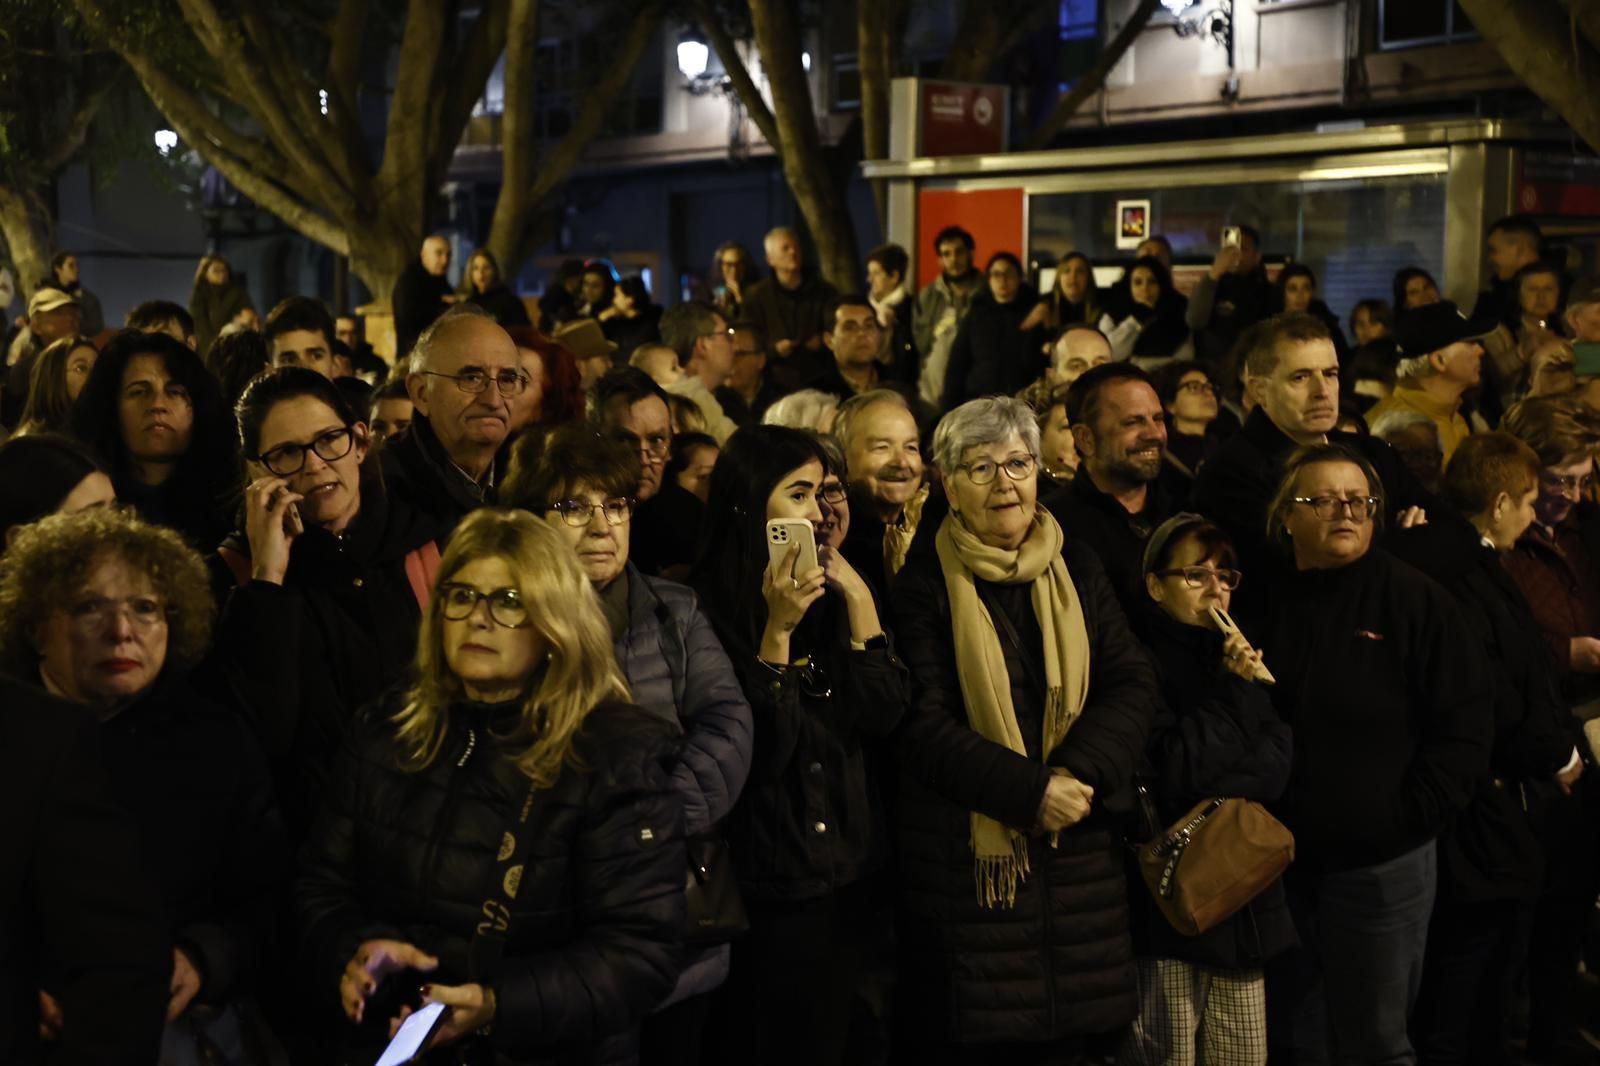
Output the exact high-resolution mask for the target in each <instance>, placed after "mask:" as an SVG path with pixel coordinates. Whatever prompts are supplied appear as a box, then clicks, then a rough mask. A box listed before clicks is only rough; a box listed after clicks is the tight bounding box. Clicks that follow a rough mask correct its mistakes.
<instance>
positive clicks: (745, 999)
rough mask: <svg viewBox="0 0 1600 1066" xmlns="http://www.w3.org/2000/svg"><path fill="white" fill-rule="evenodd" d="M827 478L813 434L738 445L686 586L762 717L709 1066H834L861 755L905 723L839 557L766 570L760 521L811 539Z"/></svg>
mask: <svg viewBox="0 0 1600 1066" xmlns="http://www.w3.org/2000/svg"><path fill="white" fill-rule="evenodd" d="M828 469H829V459H828V455H827V452H826V451H825V450H824V449H823V447H822V446H821V445H820V444H819V443H818V442H817V440H816V438H815V437H813V436H812V435H811V434H809V433H805V432H802V431H800V430H794V429H788V428H785V427H782V426H755V427H751V428H749V429H743V430H740V431H739V432H738V433H735V434H734V435H733V436H732V437H731V438H729V440H728V443H727V447H726V448H725V449H724V450H723V452H722V455H721V457H720V458H719V459H718V461H717V467H716V469H715V471H713V472H712V475H711V492H710V498H709V502H708V503H707V512H706V514H707V522H706V537H705V540H704V545H703V551H702V554H701V556H700V561H699V562H698V563H697V565H696V567H695V570H694V573H693V575H692V577H691V584H693V585H694V587H695V589H696V591H697V592H699V594H700V597H701V600H702V602H703V604H704V606H705V611H706V614H707V615H709V616H710V618H711V622H712V625H713V626H714V627H715V628H716V630H717V634H718V636H719V637H720V638H721V640H722V644H723V647H725V648H726V649H727V651H728V655H729V657H730V658H731V659H732V660H733V666H734V671H735V672H736V673H737V674H738V675H739V681H740V684H741V686H742V687H743V689H744V693H745V696H746V697H747V698H748V699H749V701H750V706H751V709H752V711H753V712H754V718H755V749H754V756H753V763H752V766H751V772H750V778H749V781H748V782H747V783H746V785H745V791H744V795H743V797H742V798H741V799H740V801H739V803H738V805H737V806H736V807H735V808H734V810H733V813H732V815H730V816H729V819H728V823H727V832H728V838H729V841H730V843H731V844H732V846H733V852H734V857H735V862H736V864H737V868H738V873H739V881H740V886H741V889H742V891H743V893H744V901H745V906H746V909H747V910H748V912H749V916H750V931H749V933H748V934H747V935H746V936H745V937H744V938H742V939H741V940H739V941H737V942H735V944H734V948H733V965H732V972H731V974H730V976H729V983H728V986H727V996H726V1000H725V1002H724V1004H723V1006H724V1008H725V1015H724V1017H722V1019H721V1020H720V1022H713V1024H712V1026H711V1030H710V1034H708V1035H711V1034H715V1037H716V1038H718V1039H725V1040H727V1041H728V1044H727V1045H726V1047H725V1048H723V1049H722V1050H723V1052H724V1053H723V1054H721V1055H715V1054H713V1055H712V1056H711V1060H714V1061H733V1060H734V1059H742V1060H747V1061H751V1062H782V1063H834V1062H839V1061H841V1060H842V1058H843V1049H844V1046H845V1042H846V1039H847V1037H848V1035H849V1028H850V1024H849V1023H850V1017H851V1008H852V1003H853V1000H854V990H855V985H856V975H857V973H858V972H859V970H860V967H861V962H862V956H863V953H864V950H865V947H866V945H867V944H868V943H869V942H870V940H871V937H872V925H873V921H874V919H875V917H876V911H875V909H874V905H873V896H874V885H875V883H876V875H878V874H879V873H881V872H882V871H883V869H884V866H885V864H886V861H887V859H888V854H887V848H886V830H885V823H884V815H883V810H882V805H881V803H880V801H879V782H878V781H876V780H875V779H874V777H873V769H874V768H875V767H874V765H873V761H872V760H871V758H870V757H869V755H868V751H867V749H868V748H869V746H870V745H871V743H872V742H873V740H874V739H875V738H879V737H882V736H884V735H886V734H887V733H888V732H889V731H890V730H891V729H893V728H894V726H895V725H896V724H897V723H898V722H899V720H900V717H901V715H902V714H903V713H904V710H905V706H906V699H907V695H908V690H907V677H906V671H905V667H904V666H903V665H901V663H900V660H899V659H898V658H897V657H896V656H895V654H894V650H893V648H892V647H891V646H890V643H889V637H888V634H887V633H886V632H885V631H884V629H883V626H882V623H881V622H880V621H879V618H878V609H877V604H876V603H875V602H874V600H873V597H872V592H871V590H870V589H869V588H868V586H867V584H866V582H865V581H863V580H862V578H861V576H860V575H859V574H858V573H857V572H856V571H855V569H854V568H852V567H851V566H850V564H849V563H848V562H846V561H845V559H844V557H843V556H841V555H839V554H837V553H836V552H833V551H832V550H830V549H827V548H825V547H819V549H818V561H819V565H818V566H817V567H815V568H806V567H803V566H800V565H798V560H799V557H800V553H799V551H798V549H797V547H796V548H791V549H790V550H789V552H788V553H787V554H786V555H784V556H783V558H782V559H781V560H780V561H779V562H778V563H777V564H776V565H769V561H768V560H769V555H768V549H767V523H768V522H769V521H770V520H772V519H798V520H801V521H805V522H809V523H810V524H811V526H812V528H813V530H814V531H817V530H819V529H820V528H821V527H823V526H824V525H825V524H826V515H825V514H824V510H823V509H824V508H825V507H827V508H831V507H834V506H837V505H838V504H839V503H840V502H842V500H843V498H844V495H843V488H842V486H837V485H835V486H831V487H830V488H828V489H824V487H823V486H824V479H825V477H826V475H827V473H828ZM830 496H833V497H835V498H832V499H830V498H829V497H830ZM817 539H818V541H819V544H820V543H822V537H821V536H818V537H817Z"/></svg>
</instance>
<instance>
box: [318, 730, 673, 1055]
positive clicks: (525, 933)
mask: <svg viewBox="0 0 1600 1066" xmlns="http://www.w3.org/2000/svg"><path fill="white" fill-rule="evenodd" d="M394 711H395V706H394V705H393V704H392V703H391V705H389V706H384V707H381V708H375V709H373V710H371V711H369V712H367V713H366V714H365V715H364V716H363V719H362V721H361V723H360V726H359V727H358V729H357V730H356V731H355V733H354V735H353V736H352V747H351V750H350V752H349V754H348V756H347V761H346V762H345V764H344V766H343V768H342V770H341V772H340V773H339V774H338V776H337V777H336V778H335V781H336V788H335V791H334V793H333V795H332V798H331V801H330V803H329V804H328V805H327V806H326V807H325V808H324V810H323V811H322V814H321V815H320V816H319V818H318V820H317V823H316V825H315V826H314V827H313V830H312V834H311V837H310V839H309V840H308V841H307V845H306V849H305V852H304V854H303V855H302V861H301V872H300V875H299V877H298V878H297V879H296V881H295V886H294V897H295V907H296V910H297V912H298V916H299V922H300V935H301V946H302V950H303V953H304V956H305V959H306V964H307V967H308V969H307V971H306V972H307V982H308V984H309V986H310V987H311V988H312V989H313V990H314V993H315V994H316V995H317V996H318V997H319V998H320V1001H321V1002H322V1003H324V1004H328V1005H330V1006H333V1007H335V1008H336V1005H337V995H338V988H339V975H340V973H341V972H342V971H343V969H344V966H345V964H346V963H347V962H348V961H349V960H350V958H351V957H352V956H353V955H354V953H355V950H356V948H357V946H358V945H360V944H361V943H362V942H363V941H365V940H369V939H372V938H375V937H387V938H394V939H398V940H402V941H406V942H409V943H412V944H415V945H416V946H418V947H420V948H422V949H423V950H424V951H427V952H429V953H431V954H434V955H436V956H437V957H438V958H439V960H440V962H439V969H438V971H437V972H435V973H434V974H432V975H430V977H431V979H432V980H433V981H435V982H437V983H441V984H462V983H467V982H470V981H473V980H479V981H481V982H482V983H484V984H487V985H489V986H490V987H492V988H493V989H494V991H495V994H496V997H497V999H498V1006H499V1010H498V1015H497V1017H496V1020H495V1023H494V1026H493V1032H492V1034H491V1035H490V1036H488V1037H487V1038H480V1039H486V1040H487V1042H488V1044H489V1045H491V1046H492V1048H493V1049H494V1051H495V1052H496V1054H497V1056H498V1060H497V1061H500V1062H505V1063H545V1062H560V1063H576V1062H596V1061H617V1060H621V1059H624V1058H626V1056H627V1054H628V1049H629V1047H630V1045H631V1032H632V1030H633V1028H634V1027H635V1026H636V1025H637V1024H638V1021H639V1019H640V1018H642V1017H643V1016H644V1014H645V1013H646V1012H647V1011H648V1010H650V1008H651V1007H653V1006H655V1004H656V1003H657V1002H658V1001H659V1000H660V999H661V998H662V997H664V996H665V995H666V994H667V991H668V990H669V989H670V988H671V987H672V982H673V979H674V977H675V976H676V973H677V966H678V955H679V951H680V947H681V944H682V938H683V923H684V902H683V883H684V871H685V869H686V859H685V855H684V848H683V811H682V807H681V804H680V803H679V800H678V798H677V795H676V793H675V792H674V791H673V789H672V786H671V784H670V782H669V781H668V780H667V775H666V771H665V769H664V767H663V761H664V759H666V758H667V757H669V756H670V754H671V752H672V748H673V739H674V738H673V737H672V735H671V732H670V731H669V730H668V729H667V728H666V726H665V725H663V724H662V722H661V720H660V718H659V717H658V716H655V715H652V714H650V713H649V712H646V711H642V710H640V709H638V708H636V707H630V706H627V705H624V704H602V705H600V706H599V707H596V708H595V709H594V711H592V712H591V713H590V715H589V717H588V718H587V719H586V720H585V722H584V724H583V727H582V729H581V730H580V732H579V733H578V737H577V742H576V746H575V750H574V754H575V756H576V757H577V759H579V760H581V765H582V766H583V769H581V770H580V769H576V768H573V767H571V766H569V767H567V768H565V769H563V770H562V772H561V776H560V777H559V778H558V779H557V780H556V782H555V784H554V785H552V786H551V787H549V788H547V789H544V790H542V791H541V792H539V794H538V795H537V796H536V797H535V799H534V805H533V811H532V814H531V815H530V820H529V828H528V831H529V832H531V833H532V834H533V837H532V840H533V844H532V850H531V852H530V853H529V855H528V858H527V861H526V870H525V873H524V876H523V878H522V882H521V886H520V888H519V889H518V892H517V896H516V901H515V904H514V906H513V908H512V912H511V922H510V930H509V933H508V940H507V943H506V946H505V953H504V957H503V958H502V959H501V961H500V963H499V964H498V966H497V967H496V968H495V969H494V971H493V972H491V973H489V974H486V975H481V976H479V975H473V974H471V973H470V968H469V964H468V949H469V947H470V945H471V942H472V937H473V930H474V929H475V927H476V926H477V924H478V921H479V919H480V916H481V915H480V907H481V905H482V904H483V902H484V901H485V899H486V898H488V896H489V893H490V890H491V881H492V879H493V875H494V870H495V861H496V853H497V851H498V849H499V846H500V841H501V837H502V834H503V833H504V832H505V831H506V829H507V827H508V826H509V825H510V824H511V822H512V820H513V819H514V817H515V812H516V811H517V809H518V808H519V807H520V805H521V804H522V803H523V801H524V800H525V799H526V797H527V794H528V782H527V779H526V777H524V776H523V775H522V773H521V772H520V771H519V770H518V769H517V768H516V766H515V765H514V764H513V763H512V762H511V761H510V760H509V759H508V758H506V757H504V756H505V753H506V751H507V750H509V749H508V748H507V746H506V745H505V744H504V743H502V742H500V741H498V740H497V739H496V738H497V737H502V736H506V735H508V733H509V732H510V731H511V730H512V729H513V728H514V727H515V725H516V719H517V716H518V713H519V709H518V707H517V706H515V705H507V704H500V705H484V704H474V703H460V704H456V705H455V706H453V707H452V708H451V711H450V722H449V725H448V727H447V731H446V736H445V739H444V742H443V745H442V747H441V748H440V750H439V755H438V757H437V758H435V759H434V761H433V763H432V764H431V765H430V766H428V767H427V768H426V769H424V770H421V771H418V772H415V773H409V772H406V771H403V770H401V769H398V768H397V766H396V764H395V759H396V754H397V746H396V742H395V740H394V736H393V727H392V724H391V723H390V722H389V718H390V716H392V714H393V713H394ZM379 1045H380V1046H381V1037H380V1038H379ZM430 1061H431V1060H430ZM445 1061H449V1060H448V1059H447V1060H445Z"/></svg>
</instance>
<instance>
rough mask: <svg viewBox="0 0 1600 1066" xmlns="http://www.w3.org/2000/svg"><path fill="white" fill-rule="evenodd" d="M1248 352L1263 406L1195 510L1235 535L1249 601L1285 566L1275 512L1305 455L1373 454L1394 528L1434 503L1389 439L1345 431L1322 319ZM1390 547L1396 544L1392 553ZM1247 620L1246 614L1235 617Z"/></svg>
mask: <svg viewBox="0 0 1600 1066" xmlns="http://www.w3.org/2000/svg"><path fill="white" fill-rule="evenodd" d="M1250 337H1251V343H1250V348H1249V351H1247V352H1246V353H1245V382H1246V387H1247V388H1248V389H1249V391H1250V394H1251V398H1252V399H1253V400H1254V407H1253V409H1252V410H1251V412H1250V415H1249V417H1248V418H1246V419H1245V422H1244V426H1243V428H1242V429H1240V431H1239V432H1238V433H1236V434H1234V435H1233V436H1232V437H1231V438H1229V440H1228V442H1227V443H1226V444H1224V445H1223V446H1222V450H1221V451H1219V452H1218V453H1217V454H1216V456H1215V457H1214V458H1212V459H1211V461H1209V462H1208V463H1206V465H1205V466H1204V467H1202V468H1201V470H1200V473H1199V476H1198V477H1196V479H1195V485H1194V505H1195V509H1196V510H1198V511H1199V512H1200V513H1201V514H1203V515H1205V516H1206V517H1207V518H1209V519H1211V520H1212V521H1213V522H1216V523H1217V524H1218V525H1220V526H1222V527H1223V528H1224V529H1226V530H1227V531H1228V534H1229V536H1230V537H1232V538H1233V543H1234V547H1235V549H1236V550H1237V551H1238V553H1239V569H1240V570H1242V571H1244V572H1245V573H1246V574H1251V575H1259V577H1252V578H1251V580H1250V581H1249V582H1248V583H1246V584H1245V585H1241V586H1240V589H1241V595H1236V596H1235V597H1234V600H1235V603H1238V602H1239V601H1240V599H1241V598H1243V599H1244V600H1245V601H1246V602H1247V603H1248V602H1249V601H1250V600H1252V599H1253V598H1254V597H1255V595H1256V591H1257V590H1259V589H1260V588H1261V587H1262V585H1263V584H1264V583H1265V579H1266V578H1267V577H1268V576H1269V575H1270V573H1271V572H1272V570H1273V569H1275V568H1278V567H1280V566H1281V565H1282V564H1283V558H1282V556H1281V554H1280V553H1277V552H1275V551H1273V550H1271V549H1270V548H1269V546H1268V544H1267V529H1266V527H1267V507H1268V504H1269V503H1271V501H1272V496H1273V493H1275V492H1276V491H1277V488H1278V482H1279V481H1280V480H1281V479H1282V476H1283V469H1284V465H1285V462H1286V460H1287V459H1288V458H1289V456H1290V454H1291V453H1292V452H1294V450H1295V449H1296V448H1300V447H1303V446H1305V445H1307V444H1321V443H1323V442H1325V441H1329V442H1333V443H1336V444H1343V445H1345V446H1346V447H1348V448H1351V449H1354V450H1355V451H1356V452H1358V453H1359V454H1360V455H1362V456H1364V457H1365V458H1366V459H1367V461H1368V462H1370V463H1371V464H1372V466H1373V469H1374V470H1376V471H1377V474H1378V477H1379V479H1380V480H1381V481H1382V482H1383V487H1384V489H1385V493H1384V498H1385V500H1386V501H1387V503H1388V513H1387V514H1385V515H1384V516H1383V526H1382V528H1383V529H1385V530H1389V531H1393V530H1396V529H1406V528H1409V527H1411V526H1414V525H1418V524H1420V523H1421V522H1422V520H1423V519H1424V517H1425V512H1426V510H1427V508H1428V507H1429V505H1430V504H1431V503H1432V502H1433V501H1432V499H1431V497H1429V496H1428V494H1427V493H1426V492H1424V491H1423V489H1422V487H1421V486H1420V485H1418V484H1417V481H1416V479H1415V478H1414V477H1412V476H1411V474H1410V472H1409V471H1407V470H1406V469H1405V466H1404V465H1403V464H1402V463H1401V462H1400V460H1399V458H1398V457H1397V456H1396V455H1395V453H1394V451H1393V450H1392V449H1390V447H1389V446H1388V445H1387V444H1385V443H1384V442H1383V441H1381V440H1377V439H1375V438H1372V437H1366V436H1361V435H1359V434H1355V433H1344V432H1340V431H1338V430H1335V429H1334V428H1333V427H1334V424H1335V422H1337V421H1338V418H1339V356H1338V353H1337V352H1336V351H1335V349H1334V346H1333V338H1332V337H1331V336H1330V335H1329V333H1328V327H1327V326H1326V325H1324V324H1323V323H1322V320H1321V319H1318V318H1316V317H1314V316H1312V315H1307V314H1285V315H1278V316H1276V317H1275V318H1271V319H1268V320H1266V321H1264V322H1262V323H1260V324H1259V325H1258V326H1257V327H1256V329H1255V330H1253V331H1252V333H1251V334H1250ZM1386 546H1389V545H1386ZM1235 613H1237V612H1235Z"/></svg>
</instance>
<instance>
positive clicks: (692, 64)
mask: <svg viewBox="0 0 1600 1066" xmlns="http://www.w3.org/2000/svg"><path fill="white" fill-rule="evenodd" d="M710 62H711V49H710V48H707V47H706V42H704V41H702V40H700V39H698V37H695V36H693V35H691V36H687V37H685V38H684V39H683V40H681V41H679V42H678V72H679V73H680V74H682V75H683V76H684V77H685V78H688V79H689V80H690V81H691V82H692V81H694V80H695V79H696V78H703V77H705V73H706V66H707V65H708V64H709V63H710Z"/></svg>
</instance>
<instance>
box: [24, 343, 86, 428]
mask: <svg viewBox="0 0 1600 1066" xmlns="http://www.w3.org/2000/svg"><path fill="white" fill-rule="evenodd" d="M99 357H100V353H99V352H98V351H97V350H96V349H95V346H94V342H93V341H91V340H90V339H89V338H88V337H86V336H84V335H82V334H78V335H76V336H72V337H63V338H61V339H60V340H58V341H54V342H52V343H51V344H50V345H49V346H48V347H46V348H45V350H44V351H42V352H40V353H39V358H38V359H35V360H34V363H33V369H32V370H30V371H29V372H28V402H27V405H26V406H24V407H23V409H22V420H21V422H19V423H18V425H17V435H18V436H21V435H22V434H24V433H66V432H67V431H68V429H69V428H70V425H71V422H72V405H73V404H74V403H76V402H77V400H78V397H79V396H80V395H81V394H82V393H83V386H84V385H85V384H86V383H87V382H88V380H89V371H91V370H93V369H94V362H95V360H96V359H98V358H99Z"/></svg>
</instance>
